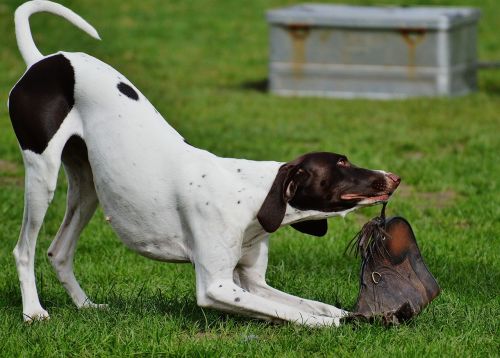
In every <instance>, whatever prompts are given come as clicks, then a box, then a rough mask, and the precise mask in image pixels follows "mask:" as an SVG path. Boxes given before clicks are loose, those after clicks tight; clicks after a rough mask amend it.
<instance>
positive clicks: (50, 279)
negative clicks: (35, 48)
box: [0, 0, 500, 357]
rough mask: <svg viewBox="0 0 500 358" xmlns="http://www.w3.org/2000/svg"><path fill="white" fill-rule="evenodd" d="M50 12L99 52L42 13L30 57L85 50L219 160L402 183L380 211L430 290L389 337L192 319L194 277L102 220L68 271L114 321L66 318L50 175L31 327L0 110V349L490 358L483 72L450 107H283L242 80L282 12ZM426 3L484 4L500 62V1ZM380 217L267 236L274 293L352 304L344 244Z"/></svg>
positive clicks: (489, 188)
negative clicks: (300, 162) (306, 166)
mask: <svg viewBox="0 0 500 358" xmlns="http://www.w3.org/2000/svg"><path fill="white" fill-rule="evenodd" d="M344 2H351V3H365V4H366V3H375V1H344ZM19 3H20V2H19V1H13V0H6V1H3V2H2V3H1V4H0V30H1V31H2V33H3V35H2V36H1V37H0V48H1V51H0V73H1V76H0V103H5V102H6V100H7V95H8V91H9V90H10V88H11V87H12V85H13V84H14V83H15V82H16V81H17V79H18V78H19V76H20V75H21V74H22V73H23V71H24V64H23V62H22V59H21V57H20V55H19V53H18V50H17V48H16V45H15V39H14V33H13V22H12V15H13V12H14V9H15V8H16V6H17V5H18V4H19ZM62 3H64V4H66V5H68V6H70V7H71V8H72V9H74V10H75V11H76V12H78V13H79V14H81V15H82V16H83V17H84V18H86V19H87V20H89V21H90V22H91V23H92V24H93V25H94V26H95V27H96V28H97V29H98V30H99V32H100V34H101V36H102V38H103V41H102V42H96V41H94V40H92V39H90V38H88V37H86V35H84V34H82V33H80V32H79V30H77V29H75V28H74V27H72V26H71V25H68V24H67V23H66V22H65V21H64V20H61V19H59V18H56V17H54V16H51V15H42V14H41V15H36V16H34V17H33V19H32V24H33V26H32V27H33V32H34V34H35V38H36V41H37V44H38V45H39V47H40V49H41V50H42V52H43V53H50V52H55V51H57V50H60V49H64V50H68V51H83V52H87V53H90V54H92V55H94V56H96V57H98V58H100V59H102V60H104V61H106V62H107V63H109V64H111V65H112V66H114V67H115V68H117V69H118V70H119V71H121V72H122V73H124V74H125V75H127V77H128V78H129V79H130V80H131V81H132V82H133V83H135V84H136V85H137V86H138V87H139V88H141V90H142V92H143V93H145V94H146V95H147V96H148V98H149V100H150V101H151V102H152V103H153V104H154V105H155V106H156V107H157V108H158V109H159V110H160V112H161V113H163V114H166V118H167V120H168V121H169V122H170V123H171V124H172V125H173V126H174V127H175V128H177V129H178V130H179V131H180V132H181V134H182V135H184V136H185V137H186V138H187V139H188V140H189V141H190V142H191V143H192V144H194V145H196V146H198V147H203V148H206V149H208V150H210V151H212V152H214V153H216V154H218V155H221V156H232V157H244V158H249V159H274V160H282V161H286V160H291V159H292V158H294V157H295V156H298V155H300V154H302V153H304V152H307V151H318V150H328V151H334V152H340V153H346V154H348V155H349V158H350V159H351V160H352V161H353V162H354V163H358V164H360V165H363V166H365V167H373V168H384V169H387V170H391V171H394V172H395V173H398V174H399V175H401V176H402V177H403V180H404V186H403V187H402V188H401V189H400V190H399V191H398V192H397V193H396V194H395V197H394V199H393V200H392V202H391V204H390V205H389V207H388V210H389V213H390V214H399V215H403V216H405V217H406V218H407V219H408V220H409V221H410V222H411V223H412V225H413V227H414V229H415V232H416V235H417V239H418V240H419V245H420V247H421V250H422V253H423V256H424V258H425V260H426V262H427V264H428V266H429V267H430V270H431V271H432V272H433V274H434V275H435V276H436V278H437V279H438V281H439V283H440V285H441V287H442V294H441V295H440V296H439V297H438V299H436V300H435V301H434V302H433V303H432V304H431V305H430V306H429V307H428V308H427V309H426V310H425V311H424V312H423V313H422V314H421V315H419V316H418V317H416V318H415V319H414V320H413V321H412V322H410V323H409V324H407V325H403V326H400V327H397V328H389V329H387V328H384V327H382V326H381V325H368V324H362V325H359V326H352V325H346V326H342V327H340V328H325V329H316V330H313V329H308V328H304V327H298V326H294V325H270V324H267V323H264V322H261V321H256V320H252V319H247V318H243V317H236V316H232V315H226V314H223V313H219V312H216V311H212V310H202V309H200V308H198V307H197V306H196V301H195V295H194V274H193V269H192V267H191V266H190V265H174V264H164V263H159V262H154V261H151V260H147V259H144V258H142V257H140V256H138V255H136V254H134V253H132V252H130V251H128V250H127V249H125V248H124V246H123V245H122V244H121V243H120V242H119V241H118V240H116V239H115V237H116V236H115V235H114V233H113V232H112V231H111V229H110V228H109V227H108V226H107V225H106V223H105V220H104V218H103V214H102V212H98V213H97V214H96V215H95V216H94V218H93V220H92V221H91V223H90V225H89V226H88V227H87V228H86V230H85V231H84V234H83V235H82V239H81V241H80V243H79V249H78V251H77V255H76V262H75V266H76V274H77V277H78V279H79V281H80V282H81V284H82V286H83V287H84V288H85V289H86V291H87V293H88V294H89V295H90V297H92V298H93V299H94V301H97V302H104V303H109V304H110V309H109V310H107V311H94V310H84V311H78V310H76V308H75V307H74V306H73V304H72V303H71V300H70V299H69V297H68V295H67V294H66V293H65V291H64V290H63V288H62V286H61V285H60V284H59V283H58V281H57V279H56V277H55V274H54V272H53V270H52V269H51V267H50V264H49V262H48V260H47V258H46V255H45V252H46V250H47V247H48V245H49V244H50V241H51V239H52V238H53V237H54V234H55V233H56V231H57V229H58V225H59V224H60V222H61V220H62V217H63V214H64V206H65V181H64V178H63V175H61V178H60V183H61V185H60V186H59V189H58V191H57V193H56V197H55V200H54V202H53V204H52V205H51V207H50V209H49V212H48V214H47V217H46V221H45V224H44V226H43V228H42V231H41V233H40V237H39V240H38V247H37V252H38V255H37V262H36V275H37V280H38V281H37V284H38V288H39V292H40V296H41V300H42V304H43V305H44V307H45V308H47V309H48V310H49V312H50V314H51V319H50V321H48V322H39V323H34V324H32V325H26V324H24V323H22V320H21V310H22V307H21V297H20V292H19V287H18V280H17V274H16V271H15V267H14V260H13V257H12V255H11V251H12V249H13V247H14V245H15V242H16V240H17V235H18V232H19V226H20V221H21V216H22V210H23V207H22V204H23V187H22V183H23V179H22V177H23V167H22V160H21V156H20V153H19V151H18V147H17V141H16V138H15V136H14V135H13V131H12V128H11V125H10V121H9V118H8V114H7V110H6V107H5V106H1V107H0V242H1V245H0V267H2V270H1V272H0V352H1V353H0V355H2V356H6V357H18V356H34V357H51V356H78V357H88V356H108V355H109V356H132V355H139V356H157V355H168V356H171V355H172V356H207V355H211V356H234V355H240V356H274V355H279V356H309V355H318V356H324V355H328V356H342V355H345V356H348V355H349V356H351V355H354V356H416V357H421V356H439V357H440V356H498V354H499V351H500V344H499V338H498V332H499V331H500V299H499V292H500V242H499V237H498V236H499V233H500V221H499V220H498V218H499V217H500V205H499V204H500V191H499V187H498V182H499V181H498V178H499V177H500V166H499V165H498V155H499V153H500V140H499V134H498V133H499V131H500V71H498V70H497V71H495V70H488V71H486V70H484V71H482V72H481V73H480V76H479V91H478V92H477V93H475V94H471V95H468V96H465V97H460V98H452V99H448V98H437V99H436V98H434V99H433V98H418V99H410V100H398V101H369V100H353V101H347V100H334V99H318V98H279V97H275V96H271V95H269V94H266V93H262V92H259V91H255V90H252V89H249V87H251V86H249V85H248V84H249V83H258V82H260V81H262V80H264V79H265V78H266V77H267V51H268V49H267V27H266V24H265V21H264V18H263V13H264V11H265V10H266V9H268V8H271V7H277V6H282V5H285V4H287V3H292V1H277V0H276V1H264V0H255V1H252V2H245V3H244V4H243V3H242V2H239V1H224V0H205V1H203V2H196V3H195V2H187V1H177V0H172V1H168V2H164V1H160V0H148V1H134V2H131V1H118V0H110V1H106V2H103V1H98V0H86V1H84V2H83V1H63V2H62ZM384 3H386V4H398V3H399V2H397V1H392V0H386V1H385V2H384ZM401 3H405V4H410V3H411V4H415V3H417V2H416V1H413V2H411V1H403V0H402V1H401ZM421 3H423V1H421ZM426 3H432V4H436V5H451V4H461V5H469V6H479V7H481V9H482V10H483V18H482V20H481V23H480V28H479V48H478V51H479V56H480V58H481V59H482V60H489V61H493V60H500V41H499V40H498V31H497V27H498V19H497V16H498V13H499V11H500V3H498V2H497V1H495V0H482V1H472V0H470V1H453V2H452V1H430V0H429V1H426ZM377 211H378V208H370V209H365V210H362V211H360V212H358V213H356V214H351V215H349V216H348V217H347V218H346V219H345V220H342V219H332V220H331V221H330V231H329V234H328V235H327V237H325V238H312V237H306V236H303V235H301V234H299V233H298V232H295V231H293V230H290V229H283V230H280V231H279V232H278V233H276V234H274V235H273V237H272V240H271V254H270V267H269V272H268V281H269V282H270V283H271V284H272V285H273V286H275V287H277V288H279V289H282V290H284V291H286V292H290V293H293V294H295V295H299V296H304V297H308V298H313V299H317V300H321V301H325V302H328V303H332V304H336V305H339V306H342V307H347V308H350V307H352V306H353V304H354V302H355V299H356V294H357V290H358V269H359V262H358V261H357V260H356V259H355V258H353V257H349V256H346V255H344V254H343V250H344V248H345V246H346V244H347V242H348V241H349V240H350V238H351V237H352V236H353V235H354V233H355V232H356V231H357V230H358V229H359V228H360V226H361V224H362V223H363V222H364V221H366V220H367V219H368V218H370V217H372V216H374V215H375V214H376V212H377Z"/></svg>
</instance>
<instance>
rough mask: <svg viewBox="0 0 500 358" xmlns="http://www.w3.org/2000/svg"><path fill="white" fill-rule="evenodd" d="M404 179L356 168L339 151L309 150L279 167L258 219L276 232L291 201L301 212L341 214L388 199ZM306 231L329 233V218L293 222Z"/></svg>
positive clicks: (264, 225)
mask: <svg viewBox="0 0 500 358" xmlns="http://www.w3.org/2000/svg"><path fill="white" fill-rule="evenodd" d="M400 181H401V179H400V178H399V177H398V176H397V175H395V174H392V173H386V172H383V171H380V170H369V169H363V168H359V167H356V166H355V165H353V164H352V163H350V162H349V160H348V159H347V157H345V156H344V155H340V154H335V153H309V154H305V155H303V156H301V157H299V158H297V159H295V160H294V161H291V162H289V163H286V164H284V165H282V166H281V168H280V169H279V170H278V173H277V175H276V178H275V179H274V182H273V184H272V186H271V189H270V190H269V193H268V194H267V197H266V198H265V200H264V202H263V204H262V206H261V208H260V210H259V212H258V214H257V219H258V220H259V222H260V224H261V225H262V227H263V228H264V230H266V231H267V232H274V231H276V230H277V229H278V228H279V227H280V225H281V223H282V221H283V218H284V216H285V211H286V207H287V204H290V206H292V207H293V208H295V209H298V210H301V211H309V210H312V211H319V212H324V213H332V214H334V213H340V212H343V211H346V210H349V209H356V208H359V207H363V206H368V205H374V204H377V203H381V202H386V201H387V200H389V197H390V196H391V195H392V193H393V192H394V190H396V188H397V187H398V185H399V183H400ZM292 226H293V227H294V228H295V229H297V230H299V231H301V232H304V233H307V234H312V235H316V236H322V235H324V234H326V231H327V224H326V220H325V219H323V220H316V221H304V222H298V223H295V224H292Z"/></svg>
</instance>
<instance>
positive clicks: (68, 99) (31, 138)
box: [9, 54, 75, 154]
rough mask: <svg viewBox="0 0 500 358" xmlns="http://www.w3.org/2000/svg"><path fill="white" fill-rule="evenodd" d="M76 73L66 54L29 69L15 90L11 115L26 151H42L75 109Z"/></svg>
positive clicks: (49, 58) (12, 95)
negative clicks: (72, 109)
mask: <svg viewBox="0 0 500 358" xmlns="http://www.w3.org/2000/svg"><path fill="white" fill-rule="evenodd" d="M74 88H75V73H74V71H73V67H72V66H71V63H70V62H69V60H68V59H67V58H66V57H64V56H63V55H60V54H59V55H54V56H51V57H47V58H44V59H43V60H41V61H39V62H37V63H35V64H34V65H33V66H31V67H30V68H29V70H28V71H26V73H25V74H24V76H23V77H22V78H21V79H20V80H19V82H18V83H17V84H16V85H15V86H14V88H13V89H12V91H11V93H10V96H9V114H10V119H11V121H12V127H14V132H15V133H16V136H17V139H18V141H19V144H20V145H21V148H22V149H23V150H31V151H33V152H35V153H38V154H41V153H42V152H43V151H44V150H45V148H46V147H47V145H48V143H49V141H50V140H51V139H52V137H53V136H54V134H55V133H56V132H57V130H58V129H59V127H60V126H61V124H62V122H63V121H64V119H65V118H66V116H67V115H68V113H69V112H70V111H71V108H73V105H74V104H75V99H74V95H73V93H74Z"/></svg>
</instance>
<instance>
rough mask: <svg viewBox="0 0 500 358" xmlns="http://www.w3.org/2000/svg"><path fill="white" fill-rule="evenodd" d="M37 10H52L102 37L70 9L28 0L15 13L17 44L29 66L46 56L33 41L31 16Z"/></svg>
mask: <svg viewBox="0 0 500 358" xmlns="http://www.w3.org/2000/svg"><path fill="white" fill-rule="evenodd" d="M37 12H50V13H52V14H56V15H59V16H61V17H64V18H65V19H66V20H68V21H69V22H71V23H72V24H73V25H75V26H76V27H78V28H80V29H82V30H83V31H85V32H86V33H87V34H89V35H90V36H92V37H93V38H95V39H98V40H100V39H101V38H100V37H99V34H98V33H97V31H96V29H94V28H93V27H92V25H90V24H89V23H88V22H87V21H85V20H84V19H83V18H81V17H80V16H79V15H77V14H75V13H74V12H73V11H71V10H70V9H68V8H65V7H64V6H62V5H59V4H56V3H54V2H51V1H48V0H33V1H28V2H26V3H24V4H22V5H21V6H19V7H18V8H17V10H16V13H15V15H14V23H15V26H16V39H17V46H18V47H19V51H20V52H21V56H23V59H24V62H26V65H27V66H28V67H29V66H31V65H32V64H34V63H35V62H37V61H39V60H41V59H42V58H43V57H44V56H43V55H42V53H41V52H40V51H39V50H38V48H37V47H36V45H35V42H34V41H33V36H32V35H31V29H30V24H29V17H30V16H31V15H32V14H35V13H37Z"/></svg>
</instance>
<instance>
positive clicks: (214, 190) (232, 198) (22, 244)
mask: <svg viewBox="0 0 500 358" xmlns="http://www.w3.org/2000/svg"><path fill="white" fill-rule="evenodd" d="M41 11H47V12H52V13H55V14H58V15H60V16H62V17H64V18H66V19H67V20H69V21H70V22H72V23H73V24H75V25H77V26H78V27H80V28H81V29H83V30H84V31H86V32H87V33H89V34H90V35H91V36H93V37H95V38H98V34H97V32H96V31H95V29H94V28H93V27H92V26H91V25H89V24H88V23H87V22H86V21H85V20H83V19H82V18H81V17H79V16H78V15H76V14H75V13H73V12H72V11H70V10H68V9H66V8H64V7H63V6H61V5H58V4H55V3H52V2H49V1H40V0H35V1H31V2H28V3H25V4H23V5H22V6H20V7H19V9H18V10H17V11H16V15H15V23H16V36H17V41H18V45H19V49H20V51H21V54H22V56H23V58H24V60H25V61H26V63H27V65H28V67H29V66H31V65H33V64H34V63H36V62H37V61H39V60H41V59H43V58H44V56H43V55H42V54H41V53H40V52H39V51H38V49H37V48H36V46H35V44H34V43H33V39H32V36H31V32H30V28H29V23H28V18H29V16H30V15H31V14H33V13H36V12H41ZM60 54H62V55H64V57H65V58H67V59H68V60H69V61H70V62H71V65H72V67H73V69H74V72H75V89H74V97H75V104H74V106H73V108H72V110H71V112H70V113H69V114H68V116H67V117H66V118H65V120H64V122H63V124H62V125H61V127H60V128H59V130H58V131H57V133H56V134H55V135H54V137H53V138H52V139H51V140H50V142H49V144H48V146H47V148H46V149H45V150H44V151H43V153H42V154H36V153H34V152H32V151H30V150H23V151H22V154H23V158H24V163H25V166H26V192H25V210H24V218H23V225H22V229H21V234H20V238H19V242H18V244H17V246H16V247H15V250H14V255H15V258H16V265H17V269H18V273H19V279H20V282H21V291H22V298H23V314H24V318H25V320H27V321H30V320H33V319H43V318H48V313H47V312H46V311H45V310H44V309H43V308H42V306H41V305H40V302H39V299H38V294H37V289H36V286H35V275H34V254H35V244H36V239H37V235H38V232H39V229H40V226H41V225H42V222H43V219H44V216H45V213H46V210H47V208H48V205H49V203H50V202H51V200H52V197H53V194H54V190H55V187H56V181H57V175H58V170H59V167H60V164H61V153H62V151H63V148H64V146H65V144H66V142H67V141H68V139H69V138H70V137H71V136H73V135H77V136H80V137H81V138H83V140H84V141H85V143H86V145H87V149H88V158H89V163H83V164H82V163H80V164H78V165H77V164H75V165H71V163H68V165H66V163H65V170H66V173H67V176H68V183H69V188H68V203H67V211H66V215H65V217H64V221H63V223H62V225H61V228H60V229H59V232H58V233H57V235H56V237H55V239H54V241H53V242H52V244H51V246H50V248H49V257H50V260H51V262H52V264H53V266H54V268H55V271H56V273H57V277H58V278H59V280H60V281H61V283H62V284H63V285H64V287H65V288H66V290H67V291H68V293H69V295H70V296H71V298H72V299H73V301H74V303H75V304H76V305H77V306H78V307H87V306H91V307H94V306H97V305H95V304H93V303H92V302H91V301H90V300H89V298H88V297H87V295H86V294H85V292H84V291H83V290H82V288H81V287H80V285H79V284H78V282H77V280H76V278H75V275H74V273H73V268H72V266H73V256H74V252H75V248H76V243H77V240H78V238H79V235H80V233H81V231H82V230H83V228H84V227H85V225H86V224H87V223H88V221H89V220H90V218H91V217H92V215H93V213H94V211H95V209H96V207H97V204H98V203H100V204H101V205H102V207H103V209H104V212H105V215H106V217H107V219H108V220H109V222H110V224H111V226H112V227H113V229H114V230H115V231H116V233H117V234H118V236H119V237H120V239H121V240H122V241H123V242H124V243H125V245H127V246H128V247H129V248H131V249H132V250H134V251H137V252H138V253H140V254H142V255H144V256H146V257H149V258H153V259H156V260H161V261H166V262H192V263H193V264H194V267H195V270H196V299H197V302H198V304H199V305H200V306H202V307H212V308H217V309H221V310H224V311H227V312H232V313H237V314H245V315H249V316H252V317H258V318H262V319H266V320H270V321H291V322H296V323H299V324H305V325H309V326H320V325H338V324H339V319H340V318H341V317H342V316H344V315H345V311H343V310H341V309H338V308H336V307H334V306H331V305H328V304H324V303H320V302H315V301H311V300H307V299H302V298H298V297H294V296H292V295H289V294H286V293H283V292H280V291H278V290H276V289H274V288H271V287H270V286H268V285H267V284H266V281H265V273H266V268H267V260H268V234H267V233H266V232H265V231H264V230H263V228H262V227H261V225H260V224H259V222H258V221H257V219H256V214H257V212H258V210H259V208H260V206H261V204H262V202H263V200H264V199H265V197H266V195H267V194H268V192H269V189H270V187H271V184H272V183H273V180H274V179H275V177H276V174H277V171H278V169H279V167H280V166H281V165H282V163H279V162H257V161H249V160H242V159H228V158H220V157H217V156H215V155H214V154H211V153H209V152H207V151H204V150H201V149H197V148H194V147H192V146H190V145H188V144H186V143H185V142H184V140H183V138H182V136H181V135H179V134H178V133H177V132H176V131H175V130H174V129H173V128H172V127H171V126H170V125H169V124H167V122H166V121H165V120H164V119H163V118H162V116H161V115H160V114H158V112H157V111H156V110H155V108H154V107H153V106H152V105H151V104H150V103H149V102H148V101H147V99H146V98H145V97H144V96H143V95H142V94H141V93H140V92H139V90H138V89H137V88H135V87H134V86H133V85H132V84H131V83H130V82H129V81H127V79H126V78H125V77H124V76H123V75H121V74H120V73H118V72H117V71H116V70H114V69H113V68H111V67H110V66H108V65H107V64H105V63H103V62H101V61H99V60H97V59H95V58H94V57H91V56H89V55H86V54H83V53H67V52H60ZM119 81H122V82H125V83H127V84H129V85H130V86H131V87H133V88H134V89H135V91H136V92H137V93H138V94H139V98H140V100H139V101H138V102H136V101H132V100H130V99H129V98H127V97H126V96H124V95H120V93H119V91H117V90H116V84H117V82H119ZM354 209H355V208H353V209H350V210H348V211H351V210H354ZM346 213H347V211H344V212H341V213H338V212H337V213H335V212H332V213H324V212H316V211H300V210H296V209H294V208H292V207H290V206H288V207H287V211H286V215H285V219H284V221H283V223H282V226H284V225H288V224H290V223H294V222H297V221H300V220H303V219H306V218H307V219H317V218H323V217H329V216H334V215H345V214H346Z"/></svg>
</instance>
